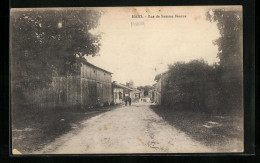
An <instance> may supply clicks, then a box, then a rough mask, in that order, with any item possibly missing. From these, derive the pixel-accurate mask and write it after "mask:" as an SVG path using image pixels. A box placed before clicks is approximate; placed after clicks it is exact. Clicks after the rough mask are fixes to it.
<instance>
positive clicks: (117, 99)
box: [113, 81, 133, 104]
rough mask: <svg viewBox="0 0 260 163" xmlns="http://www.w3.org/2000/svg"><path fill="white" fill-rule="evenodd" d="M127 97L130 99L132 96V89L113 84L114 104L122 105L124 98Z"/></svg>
mask: <svg viewBox="0 0 260 163" xmlns="http://www.w3.org/2000/svg"><path fill="white" fill-rule="evenodd" d="M127 96H130V97H131V98H132V96H133V88H131V87H129V86H127V85H124V84H120V83H117V82H115V81H114V82H113V98H114V103H115V104H118V103H122V102H124V101H125V98H126V97H127Z"/></svg>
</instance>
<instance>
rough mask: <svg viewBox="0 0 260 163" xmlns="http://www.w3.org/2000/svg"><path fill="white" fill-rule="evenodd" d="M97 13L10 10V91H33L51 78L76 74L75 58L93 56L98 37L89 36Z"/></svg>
mask: <svg viewBox="0 0 260 163" xmlns="http://www.w3.org/2000/svg"><path fill="white" fill-rule="evenodd" d="M99 17H100V13H98V12H96V11H92V10H85V9H12V10H11V20H10V27H11V44H10V45H11V74H12V76H11V78H12V90H20V91H21V90H35V89H38V88H44V87H46V86H48V84H50V83H51V81H52V77H53V76H57V75H64V76H65V75H70V74H75V73H77V70H78V68H79V66H80V65H79V64H78V63H77V58H80V57H83V56H85V55H93V56H94V55H95V54H96V53H97V52H98V51H99V45H100V43H99V39H100V36H98V35H93V34H91V33H90V30H91V29H94V28H96V27H97V26H98V20H99Z"/></svg>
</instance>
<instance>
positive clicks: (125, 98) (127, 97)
mask: <svg viewBox="0 0 260 163" xmlns="http://www.w3.org/2000/svg"><path fill="white" fill-rule="evenodd" d="M127 98H128V97H125V106H127Z"/></svg>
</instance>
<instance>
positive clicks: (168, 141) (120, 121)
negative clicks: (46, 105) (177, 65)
mask: <svg viewBox="0 0 260 163" xmlns="http://www.w3.org/2000/svg"><path fill="white" fill-rule="evenodd" d="M149 105H150V104H148V103H133V105H132V106H121V107H119V108H116V109H114V110H111V111H109V112H106V113H102V114H100V115H98V116H95V117H92V118H90V119H88V120H85V121H82V122H81V124H82V127H81V128H80V129H78V130H74V131H71V132H69V133H67V134H65V135H63V136H61V137H59V138H57V139H56V140H55V141H54V142H52V143H51V144H49V145H46V146H45V147H44V148H43V149H42V150H41V151H37V152H34V153H35V154H38V153H46V154H47V153H55V154H59V153H62V154H84V153H85V154H90V153H167V152H168V153H192V152H212V150H211V149H208V148H207V147H205V146H204V145H202V144H200V143H199V142H197V141H195V140H193V139H191V138H189V137H188V136H187V135H186V134H185V133H183V132H181V131H179V130H177V129H176V128H175V127H174V126H171V125H169V124H168V123H167V122H165V121H164V120H163V119H162V118H161V117H159V116H158V115H157V114H156V113H155V112H153V111H152V110H151V109H150V108H149Z"/></svg>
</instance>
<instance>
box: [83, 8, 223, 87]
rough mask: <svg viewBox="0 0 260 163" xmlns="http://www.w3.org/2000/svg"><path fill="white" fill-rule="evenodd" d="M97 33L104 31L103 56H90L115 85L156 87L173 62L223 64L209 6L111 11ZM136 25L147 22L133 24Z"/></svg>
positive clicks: (92, 61)
mask: <svg viewBox="0 0 260 163" xmlns="http://www.w3.org/2000/svg"><path fill="white" fill-rule="evenodd" d="M104 11H105V13H104V14H103V16H102V17H101V19H100V26H99V28H98V29H96V30H94V31H93V32H94V33H95V32H97V33H103V34H102V39H101V44H102V46H101V50H100V52H99V54H100V56H96V57H87V60H88V61H89V62H91V63H93V64H95V65H97V66H99V67H102V68H104V69H106V70H108V71H111V72H113V78H112V80H113V81H117V82H120V83H125V82H127V81H129V80H133V81H134V84H135V86H141V85H152V84H153V83H155V82H154V77H155V75H156V74H158V73H162V72H164V71H166V70H167V68H168V64H173V63H174V62H177V61H186V62H187V61H190V60H192V59H200V58H203V59H204V60H206V61H207V62H208V63H209V64H212V63H214V62H218V61H219V60H218V58H217V57H216V56H217V52H218V50H217V48H218V47H217V46H214V45H213V44H212V41H213V40H215V39H217V38H218V37H219V36H220V35H219V31H218V29H217V26H216V23H211V22H209V21H207V20H206V17H205V12H206V11H207V8H205V7H204V8H202V7H194V8H192V7H174V8H170V7H168V8H167V7H165V8H159V7H152V8H151V7H149V8H148V7H146V8H125V9H122V8H121V9H120V8H109V9H104ZM135 14H142V15H143V17H144V16H147V17H148V15H154V16H156V15H160V16H161V15H173V16H175V14H178V15H186V18H154V19H149V18H142V19H138V18H136V19H134V18H131V17H132V15H135ZM131 22H144V25H142V26H132V27H131Z"/></svg>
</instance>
